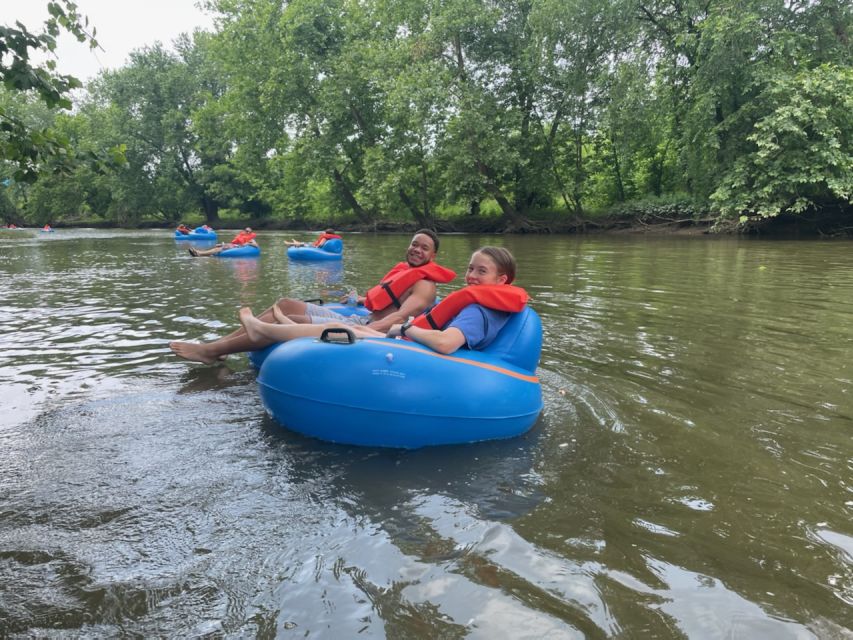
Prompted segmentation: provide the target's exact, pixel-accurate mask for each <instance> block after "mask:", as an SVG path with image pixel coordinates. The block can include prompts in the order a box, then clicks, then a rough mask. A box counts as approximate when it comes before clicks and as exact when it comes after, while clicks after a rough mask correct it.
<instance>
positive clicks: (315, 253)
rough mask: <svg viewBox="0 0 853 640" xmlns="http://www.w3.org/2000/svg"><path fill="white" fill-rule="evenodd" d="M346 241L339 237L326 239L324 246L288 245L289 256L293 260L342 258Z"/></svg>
mask: <svg viewBox="0 0 853 640" xmlns="http://www.w3.org/2000/svg"><path fill="white" fill-rule="evenodd" d="M343 252H344V243H343V242H342V241H341V240H338V239H337V238H332V239H331V240H326V242H325V243H324V244H323V246H322V247H311V246H306V247H288V248H287V257H288V258H290V259H291V260H340V259H341V256H342V255H343Z"/></svg>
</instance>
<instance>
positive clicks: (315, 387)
mask: <svg viewBox="0 0 853 640" xmlns="http://www.w3.org/2000/svg"><path fill="white" fill-rule="evenodd" d="M333 337H336V336H334V334H333ZM328 340H329V338H328V337H327V339H326V340H325V341H324V340H316V339H310V338H301V339H298V340H292V341H290V342H286V343H284V344H281V345H278V346H273V347H268V348H267V350H265V351H266V354H265V355H266V359H265V360H263V364H262V365H261V367H260V371H259V373H258V387H259V392H260V396H261V400H262V402H263V404H264V407H265V408H266V409H267V411H268V412H269V413H270V414H271V415H272V417H273V418H274V419H275V420H276V421H277V422H278V423H279V424H282V425H284V426H285V427H287V428H289V429H292V430H294V431H297V432H299V433H302V434H304V435H307V436H311V437H315V438H319V439H322V440H329V441H332V442H339V443H344V444H352V445H360V446H374V447H397V448H406V449H412V448H418V447H425V446H433V445H444V444H460V443H466V442H477V441H480V440H495V439H501V438H512V437H515V436H518V435H521V434H523V433H525V432H526V431H528V430H529V429H530V428H531V427H532V426H533V425H534V423H535V422H536V419H537V417H538V416H539V414H540V412H541V411H542V390H541V386H540V384H539V379H538V378H537V377H536V375H535V370H536V367H537V365H538V362H539V354H540V352H541V347H542V326H541V323H540V320H539V316H538V315H537V314H536V312H534V311H533V310H532V309H530V308H527V309H525V310H524V311H522V312H520V313H518V314H515V315H514V316H513V317H512V318H511V319H510V321H509V322H508V323H507V324H506V326H505V327H504V328H503V330H502V331H501V333H500V335H499V336H498V338H497V339H496V340H495V342H494V343H492V344H491V345H490V346H489V348H488V349H486V350H484V351H469V350H462V349H461V350H459V351H457V352H455V353H454V354H452V355H449V356H444V355H441V354H438V353H436V352H434V351H432V350H430V349H428V348H427V347H424V346H422V345H419V344H417V343H414V342H409V341H404V340H391V339H388V338H366V339H359V340H355V341H354V342H352V343H336V342H330V341H328ZM259 354H260V352H259Z"/></svg>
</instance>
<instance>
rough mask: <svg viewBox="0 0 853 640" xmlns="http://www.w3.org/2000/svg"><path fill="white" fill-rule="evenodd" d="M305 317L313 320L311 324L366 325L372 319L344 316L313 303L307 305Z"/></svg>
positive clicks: (368, 317)
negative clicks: (340, 323)
mask: <svg viewBox="0 0 853 640" xmlns="http://www.w3.org/2000/svg"><path fill="white" fill-rule="evenodd" d="M305 315H307V316H308V317H309V318H310V319H311V324H325V323H326V322H343V323H344V324H352V325H362V326H363V325H366V324H367V323H369V322H371V320H372V318H371V317H370V316H369V315H368V316H357V315H352V316H342V315H341V314H340V313H338V312H337V311H332V310H331V309H328V308H326V307H324V306H323V305H319V304H314V303H313V302H306V303H305Z"/></svg>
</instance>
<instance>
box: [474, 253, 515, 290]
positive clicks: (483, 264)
mask: <svg viewBox="0 0 853 640" xmlns="http://www.w3.org/2000/svg"><path fill="white" fill-rule="evenodd" d="M506 281H507V276H506V274H503V273H498V265H497V264H496V263H495V261H494V260H492V259H491V258H490V257H489V256H487V255H485V254H483V253H480V252H479V251H475V252H474V254H473V255H472V256H471V261H470V262H469V263H468V271H466V272H465V284H466V285H469V286H471V285H478V284H506Z"/></svg>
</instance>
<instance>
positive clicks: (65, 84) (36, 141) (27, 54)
mask: <svg viewBox="0 0 853 640" xmlns="http://www.w3.org/2000/svg"><path fill="white" fill-rule="evenodd" d="M47 9H48V13H49V16H50V17H49V18H48V19H47V20H46V21H45V23H44V25H43V28H42V30H41V31H40V32H38V33H35V32H32V31H30V30H29V29H28V28H27V27H26V26H25V25H23V24H22V23H21V22H16V23H15V26H9V25H4V26H0V81H2V83H3V86H4V87H5V89H6V90H7V91H11V92H21V93H28V94H29V93H31V94H33V95H35V96H37V98H38V100H40V101H41V102H43V103H44V104H45V105H46V106H47V107H48V108H51V109H53V108H61V109H70V108H71V100H70V98H69V92H70V91H71V90H72V89H75V88H77V87H80V86H81V83H80V81H79V80H78V79H77V78H75V77H73V76H70V75H64V74H60V73H57V72H56V61H55V60H54V59H53V58H50V57H48V59H47V61H46V62H44V63H43V64H36V63H34V62H33V60H32V57H33V55H34V54H36V53H41V54H48V55H50V54H53V53H54V51H55V50H56V39H57V37H58V36H59V34H60V33H61V32H62V31H65V32H67V33H70V34H71V35H73V36H74V37H75V38H77V40H78V41H79V42H85V43H88V45H89V46H90V47H91V48H95V47H97V46H98V43H97V41H96V40H95V29H94V27H93V28H92V31H91V34H90V33H89V32H88V31H87V29H88V25H89V21H88V18H86V17H85V16H83V15H82V14H80V13H78V12H77V5H76V4H74V3H73V2H71V1H70V0H57V1H54V2H48V3H47ZM0 158H2V159H3V160H5V161H6V162H9V163H11V164H13V165H14V167H15V170H14V178H15V180H17V181H19V182H34V181H35V180H36V178H37V177H38V174H39V171H40V167H41V166H42V165H43V164H44V163H46V162H48V161H49V162H50V164H51V166H52V167H54V169H56V170H66V169H67V168H68V167H69V166H70V164H71V162H72V161H73V159H74V158H75V153H74V149H73V148H72V147H71V146H70V145H69V141H68V139H67V138H65V137H64V136H62V135H61V134H59V133H58V132H56V131H53V130H51V129H49V128H47V127H39V126H34V125H33V124H32V123H31V122H28V121H27V120H26V119H22V118H20V117H18V116H17V115H16V114H15V112H14V111H10V110H9V109H8V108H6V107H4V106H0Z"/></svg>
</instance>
